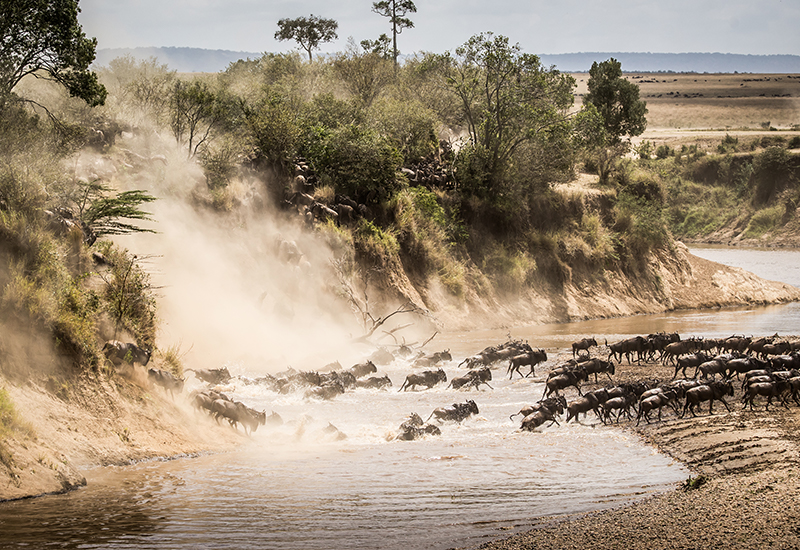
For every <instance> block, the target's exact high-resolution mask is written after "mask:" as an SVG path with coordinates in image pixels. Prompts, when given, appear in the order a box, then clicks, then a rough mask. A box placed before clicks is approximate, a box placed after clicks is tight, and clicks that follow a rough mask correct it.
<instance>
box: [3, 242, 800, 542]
mask: <svg viewBox="0 0 800 550" xmlns="http://www.w3.org/2000/svg"><path fill="white" fill-rule="evenodd" d="M694 252H695V253H696V254H697V255H699V256H702V257H705V258H708V259H712V260H715V261H718V262H721V263H726V264H729V265H735V266H738V267H744V268H746V269H748V270H750V271H753V272H754V273H756V274H758V275H761V276H763V277H766V278H769V279H773V280H779V281H783V282H787V283H790V284H794V285H797V286H800V252H796V251H759V250H740V249H716V248H702V249H694ZM657 331H670V332H671V331H678V332H679V333H681V334H682V335H697V336H709V337H710V336H728V335H731V334H734V333H738V334H774V333H776V332H777V333H780V334H800V304H789V305H784V306H769V307H752V308H737V309H731V310H713V311H687V312H674V313H669V314H661V315H650V316H637V317H631V318H624V319H610V320H597V321H586V322H578V323H569V324H558V325H545V326H534V327H518V328H514V329H512V330H510V331H508V330H505V331H483V332H481V331H474V332H470V333H451V334H447V335H444V336H441V337H437V339H436V341H435V344H432V345H431V346H430V347H432V348H435V349H437V350H438V349H444V348H449V349H450V351H451V353H452V354H453V361H452V362H449V363H447V364H446V365H445V371H446V372H447V374H448V377H451V376H453V375H454V374H456V375H457V374H461V373H462V372H463V369H459V368H457V365H458V363H459V361H460V360H461V359H463V358H464V357H466V356H468V355H471V354H473V353H475V352H477V351H479V350H480V349H482V348H484V347H485V346H487V345H491V344H497V343H499V342H502V341H504V340H505V339H506V338H507V335H508V333H509V332H510V333H511V336H512V337H514V338H520V339H526V340H528V341H529V342H531V344H532V345H534V347H541V348H545V349H546V350H547V352H548V355H550V356H551V357H554V356H555V353H556V352H558V351H559V350H561V351H563V350H564V349H565V348H568V347H569V346H570V344H571V343H572V342H573V341H575V340H577V339H580V338H582V337H585V336H595V337H596V338H598V340H600V339H601V338H603V339H607V340H608V341H609V342H611V341H616V340H618V339H621V338H624V337H627V336H629V335H635V334H647V333H651V332H657ZM431 351H433V349H432V350H431ZM549 365H552V361H550V362H549ZM235 368H236V365H231V370H235ZM408 372H410V369H409V366H408V365H407V364H405V363H402V362H400V361H396V362H395V363H392V364H390V365H387V366H384V367H381V368H380V369H379V374H380V373H385V374H388V375H389V377H390V378H391V379H392V381H393V383H394V388H392V389H390V390H389V391H378V390H356V391H354V392H349V393H347V394H345V395H343V396H339V397H337V398H336V399H334V400H332V401H313V400H306V399H303V397H302V395H301V394H292V395H280V394H277V393H274V392H271V391H269V390H267V389H265V388H264V387H263V386H259V385H244V384H237V385H236V387H235V390H233V391H232V392H231V393H230V395H231V397H234V398H236V399H239V400H242V401H244V402H245V403H248V404H249V405H251V406H253V407H255V408H257V409H259V410H262V409H265V410H266V411H267V412H268V413H269V411H276V412H278V413H279V414H280V415H281V417H282V418H283V419H284V421H285V423H284V424H283V425H281V426H279V427H275V428H267V427H262V428H259V430H258V431H257V432H256V433H255V434H254V435H253V437H252V442H251V443H250V444H249V445H247V446H246V447H245V448H244V449H241V450H238V451H236V452H230V453H223V454H213V455H204V456H199V457H187V458H181V459H177V460H165V461H149V462H145V463H141V464H136V465H132V466H126V467H111V468H97V469H93V470H90V471H88V472H86V477H87V480H88V486H87V487H85V488H83V489H80V490H77V491H74V492H71V493H69V494H66V495H60V496H52V497H45V498H39V499H32V500H27V501H19V502H10V503H3V504H0V547H2V548H23V547H29V548H44V547H48V548H158V549H160V550H163V549H167V548H169V549H173V548H187V549H188V548H193V549H194V548H237V549H238V548H258V549H267V548H275V549H278V548H280V549H333V548H337V549H338V548H382V549H404V550H414V549H443V548H453V547H475V546H478V545H479V544H481V543H483V542H485V541H487V540H490V539H494V538H499V537H503V536H506V535H508V534H511V533H513V532H515V531H519V530H524V529H527V528H530V527H531V526H532V525H535V524H536V523H537V522H540V521H541V520H542V518H547V517H550V516H555V515H564V514H577V513H582V512H587V511H590V510H597V509H602V508H605V507H610V506H617V505H620V504H622V503H625V502H628V501H630V500H632V499H637V498H641V497H643V496H646V495H648V494H651V493H653V492H657V491H664V490H668V489H670V488H672V487H674V485H675V484H676V483H678V482H680V481H682V480H684V479H686V477H687V476H688V471H687V470H686V469H685V468H684V467H683V466H682V465H681V464H678V463H675V462H674V461H672V460H671V459H669V458H668V457H666V456H664V455H661V454H660V453H658V452H656V451H655V449H653V448H651V447H649V446H647V445H645V444H643V443H642V442H641V441H640V440H639V439H638V438H637V437H636V436H635V435H632V434H629V433H626V432H624V431H622V430H620V429H617V428H614V427H605V426H603V425H602V424H597V422H596V421H595V420H594V419H593V418H592V417H591V416H590V417H589V418H588V420H587V421H585V422H583V423H582V424H575V423H570V424H565V423H563V422H562V423H561V425H560V426H558V425H554V426H550V427H542V428H539V429H537V430H536V431H534V432H519V431H518V427H519V420H518V418H515V419H514V420H511V419H509V415H510V414H512V413H516V412H517V411H518V410H519V409H520V408H521V407H522V406H523V405H525V404H528V403H532V402H535V401H537V400H538V399H539V398H540V397H541V395H542V392H543V378H541V377H540V376H534V377H532V378H527V379H519V378H515V379H514V380H511V381H509V380H508V379H507V377H504V376H503V375H504V374H505V369H502V370H501V369H497V370H496V371H495V379H494V380H493V381H492V382H491V384H492V386H493V388H494V389H493V390H489V389H485V390H484V391H480V392H475V391H473V392H471V393H469V394H465V393H464V392H457V391H454V390H452V389H446V388H445V387H444V385H441V386H438V387H435V388H433V389H431V390H428V391H419V392H398V391H397V388H398V387H399V386H400V384H401V383H402V381H403V379H404V377H405V375H406V374H407V373H408ZM240 374H245V375H246V374H248V373H241V372H240ZM466 398H471V399H474V400H475V401H476V403H477V405H478V406H479V408H480V413H479V414H478V415H476V416H474V417H472V418H470V419H468V420H466V421H464V422H463V423H461V424H443V425H442V426H441V430H442V435H441V436H440V437H432V438H428V439H424V440H421V441H414V442H403V441H391V440H390V439H391V436H392V435H393V434H394V433H396V431H397V427H398V425H399V424H400V423H401V422H402V421H403V420H404V418H405V417H406V416H407V415H408V414H409V413H411V412H417V413H419V414H420V415H421V416H422V417H423V418H425V417H427V416H428V415H429V414H430V412H431V411H432V410H433V409H434V408H436V407H440V406H446V405H449V404H451V403H454V402H462V401H464V400H465V399H466ZM331 425H333V426H335V427H336V428H337V429H338V431H337V432H331V431H330V426H331ZM337 434H344V435H346V438H344V439H338V438H337Z"/></svg>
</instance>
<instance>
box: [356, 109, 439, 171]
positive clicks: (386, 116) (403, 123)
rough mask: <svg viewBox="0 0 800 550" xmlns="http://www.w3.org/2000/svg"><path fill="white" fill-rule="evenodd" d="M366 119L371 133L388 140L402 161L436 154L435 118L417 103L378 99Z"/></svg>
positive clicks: (416, 159)
mask: <svg viewBox="0 0 800 550" xmlns="http://www.w3.org/2000/svg"><path fill="white" fill-rule="evenodd" d="M370 117H371V118H372V126H373V127H374V128H375V130H376V131H377V132H378V133H379V134H381V135H383V136H386V137H388V138H389V139H390V140H392V142H393V143H394V144H395V146H396V147H397V148H398V150H399V151H400V152H401V153H402V155H403V157H404V158H405V161H406V162H418V161H420V160H422V159H424V158H426V157H430V156H432V155H433V154H435V153H436V150H437V148H438V144H439V142H438V140H437V139H436V132H435V127H436V124H437V120H436V117H435V116H434V114H433V112H432V111H431V110H429V109H427V108H426V107H425V106H423V105H422V104H421V103H419V102H418V101H414V100H411V101H397V100H394V99H388V98H384V99H379V100H377V101H376V102H375V104H374V105H373V107H372V109H370Z"/></svg>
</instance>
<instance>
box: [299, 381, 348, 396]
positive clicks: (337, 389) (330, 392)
mask: <svg viewBox="0 0 800 550" xmlns="http://www.w3.org/2000/svg"><path fill="white" fill-rule="evenodd" d="M343 393H344V385H343V384H342V383H341V382H340V381H339V380H335V381H333V382H330V383H327V384H324V385H321V386H318V387H316V388H312V389H310V390H308V391H306V393H305V398H306V399H310V398H314V399H322V400H324V401H329V400H331V399H333V398H334V397H336V396H337V395H341V394H343Z"/></svg>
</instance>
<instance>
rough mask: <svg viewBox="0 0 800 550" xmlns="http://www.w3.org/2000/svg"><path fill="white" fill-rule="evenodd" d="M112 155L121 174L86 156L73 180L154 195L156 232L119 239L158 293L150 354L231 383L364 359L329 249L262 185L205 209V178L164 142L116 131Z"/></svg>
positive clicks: (245, 180) (254, 182) (246, 183)
mask: <svg viewBox="0 0 800 550" xmlns="http://www.w3.org/2000/svg"><path fill="white" fill-rule="evenodd" d="M117 150H118V151H121V152H122V153H123V155H126V156H127V159H128V160H127V161H125V162H124V163H122V168H120V167H119V165H120V162H115V163H113V164H112V163H111V162H109V161H108V160H104V159H102V158H101V157H99V156H94V155H93V154H91V153H88V152H87V153H83V154H82V156H81V158H80V160H79V162H78V166H79V168H78V172H79V173H78V177H84V178H87V179H92V178H100V179H101V180H103V181H107V182H109V183H110V184H111V185H112V186H113V187H115V188H117V189H118V190H120V191H122V190H128V189H134V188H137V189H145V190H147V191H149V192H150V193H151V194H153V195H154V196H156V197H157V198H158V200H157V201H156V202H154V203H150V204H149V205H147V208H146V210H148V211H149V212H151V213H152V218H153V219H154V220H156V221H155V223H152V224H147V227H148V228H151V229H154V230H155V231H157V234H146V233H142V234H136V235H126V236H121V237H117V238H116V242H117V243H118V244H119V245H120V246H122V247H125V248H127V249H128V250H129V251H130V252H131V253H132V254H136V255H137V260H138V261H139V263H140V265H141V266H142V267H143V268H144V269H145V270H146V271H147V272H149V273H150V275H151V282H152V284H153V286H154V287H157V290H156V294H157V296H158V302H159V303H158V306H159V307H158V316H159V327H160V333H159V334H158V347H159V348H161V349H166V348H167V347H170V346H179V347H180V352H181V353H183V354H185V355H184V357H183V362H184V367H185V368H218V367H221V366H228V367H229V368H230V369H231V372H236V373H239V374H244V373H256V374H261V373H266V372H277V371H279V370H283V369H285V368H287V367H289V366H291V367H293V368H295V369H298V370H300V369H319V368H321V367H323V366H324V365H326V364H328V363H331V362H334V361H337V360H339V361H341V362H342V364H345V363H346V362H347V361H355V360H358V359H359V358H360V357H361V356H363V354H364V353H365V350H364V349H363V348H361V349H360V348H359V347H358V346H355V345H354V344H353V343H352V340H353V338H354V337H357V336H359V335H361V333H362V328H361V327H360V326H359V325H358V323H357V322H356V319H355V317H354V315H353V313H352V311H350V309H349V307H348V305H347V303H346V302H345V301H344V300H343V299H341V298H340V297H337V285H338V280H337V277H336V274H335V272H334V270H333V268H332V264H331V259H332V258H333V250H332V248H331V247H330V246H329V245H328V244H326V242H325V239H324V238H323V237H322V236H321V235H320V232H313V231H309V230H308V229H304V228H303V227H302V225H301V217H300V216H299V215H298V216H292V215H289V216H286V215H285V214H284V213H282V212H278V211H277V210H276V208H275V207H274V206H273V205H271V204H270V203H269V199H268V197H267V191H266V187H265V182H264V181H262V180H260V179H258V178H257V177H255V176H246V177H240V178H239V179H237V180H235V181H233V182H231V184H230V185H229V187H228V189H227V192H228V195H229V197H230V199H231V200H232V202H233V203H234V206H233V208H232V209H231V211H229V212H219V211H216V210H215V209H213V208H211V207H210V206H209V202H210V198H209V192H208V188H207V185H206V180H205V176H204V175H203V172H202V169H201V168H200V167H199V166H198V165H197V164H196V163H195V162H193V161H191V160H187V159H186V152H185V149H184V150H177V148H176V147H175V145H174V140H172V139H171V138H168V137H166V136H163V137H160V136H158V135H157V134H149V135H146V136H134V135H131V134H124V135H123V136H122V138H120V139H118V141H117ZM294 245H296V249H294ZM287 250H288V251H289V252H287ZM292 250H294V251H295V253H294V254H292V253H291V251H292ZM296 251H299V252H300V253H302V256H298V255H297V253H296Z"/></svg>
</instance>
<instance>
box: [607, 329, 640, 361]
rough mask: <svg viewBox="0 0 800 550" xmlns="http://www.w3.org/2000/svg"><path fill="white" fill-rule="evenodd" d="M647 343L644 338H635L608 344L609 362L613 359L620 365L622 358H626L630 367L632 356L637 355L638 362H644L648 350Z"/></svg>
mask: <svg viewBox="0 0 800 550" xmlns="http://www.w3.org/2000/svg"><path fill="white" fill-rule="evenodd" d="M646 343H647V342H646V340H645V339H644V337H642V336H633V337H631V338H626V339H625V340H621V341H619V342H615V343H613V344H609V343H608V342H606V345H607V346H608V350H609V355H608V360H609V361H611V360H612V359H616V360H617V362H618V363H622V357H623V356H625V357H626V358H627V359H628V364H629V365H630V364H631V355H632V354H633V353H636V362H637V363H639V362H641V360H642V355H643V354H644V352H645V351H646V349H647V347H646Z"/></svg>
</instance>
